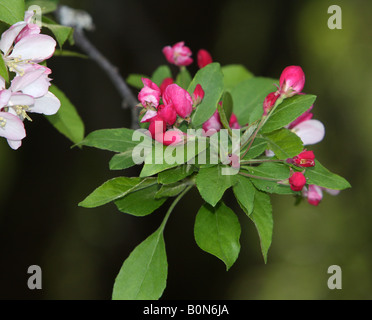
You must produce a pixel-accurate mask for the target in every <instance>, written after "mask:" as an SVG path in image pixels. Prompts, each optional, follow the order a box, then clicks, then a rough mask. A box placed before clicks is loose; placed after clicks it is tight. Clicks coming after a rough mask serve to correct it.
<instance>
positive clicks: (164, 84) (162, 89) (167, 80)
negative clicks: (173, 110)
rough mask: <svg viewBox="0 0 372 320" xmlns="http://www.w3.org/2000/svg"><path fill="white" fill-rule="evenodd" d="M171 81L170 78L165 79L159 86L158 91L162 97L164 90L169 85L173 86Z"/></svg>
mask: <svg viewBox="0 0 372 320" xmlns="http://www.w3.org/2000/svg"><path fill="white" fill-rule="evenodd" d="M173 83H174V82H173V79H172V78H165V79H164V80H163V82H162V83H161V85H160V91H161V94H162V95H163V94H164V91H165V89H166V88H167V87H168V86H169V85H170V84H173Z"/></svg>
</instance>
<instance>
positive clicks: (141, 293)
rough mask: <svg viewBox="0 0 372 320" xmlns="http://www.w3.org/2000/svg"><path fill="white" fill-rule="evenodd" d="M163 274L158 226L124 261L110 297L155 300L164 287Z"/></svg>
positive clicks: (162, 244) (165, 266)
mask: <svg viewBox="0 0 372 320" xmlns="http://www.w3.org/2000/svg"><path fill="white" fill-rule="evenodd" d="M167 274H168V262H167V255H166V251H165V242H164V236H163V230H162V229H160V228H159V229H158V230H157V231H155V232H154V233H153V234H152V235H150V236H149V237H148V238H147V239H146V240H145V241H143V242H142V243H141V244H140V245H138V246H137V247H136V248H135V249H134V250H133V251H132V253H131V254H130V255H129V257H128V258H127V259H126V260H125V261H124V264H123V266H122V267H121V269H120V272H119V274H118V276H117V277H116V280H115V284H114V289H113V294H112V299H113V300H156V299H159V298H160V297H161V295H162V294H163V291H164V289H165V287H166V282H167Z"/></svg>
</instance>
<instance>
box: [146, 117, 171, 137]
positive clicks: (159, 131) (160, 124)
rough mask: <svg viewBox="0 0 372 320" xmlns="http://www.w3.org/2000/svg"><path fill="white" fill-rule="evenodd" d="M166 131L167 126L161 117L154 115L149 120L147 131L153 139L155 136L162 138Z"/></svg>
mask: <svg viewBox="0 0 372 320" xmlns="http://www.w3.org/2000/svg"><path fill="white" fill-rule="evenodd" d="M165 130H167V124H166V123H165V121H164V120H163V118H162V117H160V116H158V115H156V116H155V117H153V118H152V119H151V120H150V126H149V131H150V133H151V136H152V138H153V139H156V137H157V136H159V135H160V136H163V133H164V132H165Z"/></svg>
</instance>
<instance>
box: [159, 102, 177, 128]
mask: <svg viewBox="0 0 372 320" xmlns="http://www.w3.org/2000/svg"><path fill="white" fill-rule="evenodd" d="M158 115H159V116H160V117H161V118H162V119H163V120H164V121H165V122H166V123H167V124H169V125H170V126H172V125H173V124H174V123H175V122H176V120H177V112H176V110H175V109H174V108H173V105H172V104H168V105H163V104H162V105H160V106H159V107H158Z"/></svg>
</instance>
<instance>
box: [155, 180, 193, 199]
mask: <svg viewBox="0 0 372 320" xmlns="http://www.w3.org/2000/svg"><path fill="white" fill-rule="evenodd" d="M188 185H190V182H189V181H183V182H175V183H172V184H166V185H163V186H161V188H160V190H159V191H158V192H157V193H156V195H155V198H156V199H160V198H169V197H175V196H178V195H179V194H180V193H181V192H182V191H183V190H185V189H186V187H187V186H188Z"/></svg>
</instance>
